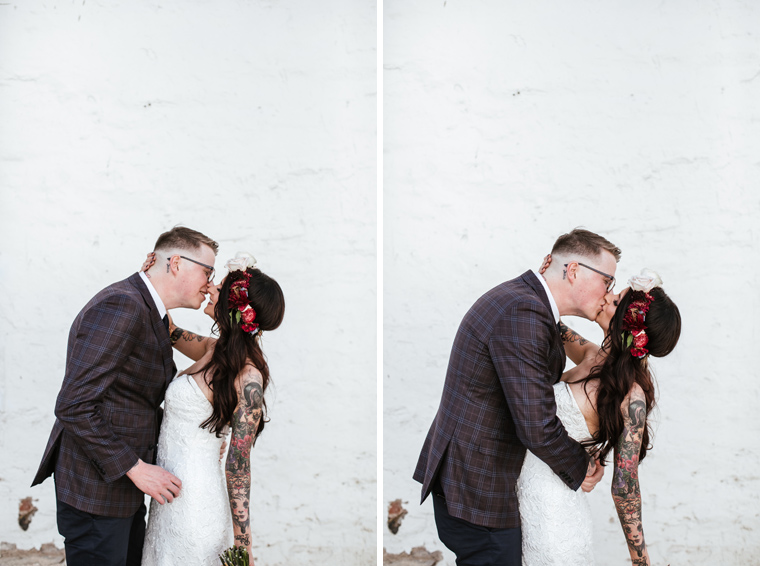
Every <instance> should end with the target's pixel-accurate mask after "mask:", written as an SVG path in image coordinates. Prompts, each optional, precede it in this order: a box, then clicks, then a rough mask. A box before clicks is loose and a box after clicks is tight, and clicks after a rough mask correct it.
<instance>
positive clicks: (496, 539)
mask: <svg viewBox="0 0 760 566" xmlns="http://www.w3.org/2000/svg"><path fill="white" fill-rule="evenodd" d="M551 254H552V264H554V265H562V266H563V268H562V269H552V270H548V271H547V272H546V279H544V277H543V276H541V275H539V274H537V273H536V272H533V271H526V272H525V273H523V274H522V275H521V276H520V277H518V278H516V279H512V280H511V281H507V282H505V283H502V284H501V285H499V286H498V287H495V288H494V289H491V290H490V291H488V292H487V293H486V294H485V295H483V296H482V297H481V298H480V299H478V300H477V301H476V303H475V304H474V305H473V306H472V308H470V310H469V311H468V312H467V314H466V315H465V317H464V319H463V320H462V322H461V324H460V326H459V330H458V331H457V334H456V338H455V339H454V346H453V348H452V351H451V357H450V359H449V367H448V371H447V373H446V382H445V384H444V387H443V396H442V398H441V403H440V406H439V408H438V414H437V415H436V417H435V420H434V421H433V424H432V425H431V427H430V431H429V432H428V435H427V438H426V439H425V443H424V445H423V447H422V453H421V454H420V458H419V461H418V462H417V469H416V470H415V472H414V479H415V480H417V481H419V482H420V483H422V501H423V502H424V501H425V499H426V498H427V496H428V495H429V494H430V493H431V492H432V493H433V508H434V512H435V521H436V526H437V528H438V536H439V537H440V538H441V541H442V542H443V543H444V544H445V545H446V546H447V547H448V548H449V549H450V550H452V551H453V552H454V553H455V554H456V555H457V565H459V566H476V565H477V566H480V565H483V566H485V565H499V566H520V565H521V555H522V549H521V544H522V543H521V531H520V514H519V510H518V505H517V494H516V493H515V485H516V482H517V477H518V476H519V474H520V468H521V467H522V462H523V458H524V456H525V449H526V448H527V449H529V450H530V451H531V452H533V453H534V454H535V455H536V456H538V457H539V458H541V459H542V460H543V461H544V462H546V464H547V465H549V467H550V468H551V469H552V470H553V471H554V472H555V473H556V474H557V476H558V477H559V478H560V479H561V480H562V481H563V482H564V483H565V484H567V485H568V486H569V487H570V488H571V489H573V490H577V489H578V488H579V487H583V489H584V491H591V489H593V487H594V486H595V485H596V483H598V482H599V480H600V479H601V477H602V473H603V472H602V468H601V466H596V468H598V469H596V470H595V465H594V462H593V461H591V462H589V457H588V455H587V454H586V452H585V450H584V449H583V447H582V446H581V445H580V444H579V443H578V442H576V441H575V440H573V439H571V438H570V437H569V436H568V434H567V432H566V431H565V429H564V427H563V426H562V423H561V422H560V420H559V419H558V418H557V415H556V411H557V405H556V403H555V400H554V392H553V389H552V385H553V384H554V383H556V382H557V381H559V379H560V377H561V375H562V371H563V370H564V367H565V351H564V348H563V346H562V341H561V337H560V333H559V330H558V328H557V323H558V322H559V318H560V315H573V316H582V317H584V318H587V319H589V320H594V319H595V318H596V317H597V315H598V314H599V313H600V312H601V310H602V307H603V306H604V304H605V297H606V295H607V293H608V292H609V291H611V290H612V286H613V285H614V281H615V278H614V275H615V271H616V268H617V262H618V261H619V260H620V250H619V249H618V248H617V247H616V246H614V245H613V244H612V243H610V242H609V241H607V240H606V239H605V238H603V237H602V236H599V235H598V234H594V233H593V232H589V231H588V230H582V229H575V230H573V231H572V232H570V233H569V234H565V235H563V236H560V237H559V238H558V239H557V241H556V243H555V244H554V247H553V248H552V251H551ZM587 474H588V475H587Z"/></svg>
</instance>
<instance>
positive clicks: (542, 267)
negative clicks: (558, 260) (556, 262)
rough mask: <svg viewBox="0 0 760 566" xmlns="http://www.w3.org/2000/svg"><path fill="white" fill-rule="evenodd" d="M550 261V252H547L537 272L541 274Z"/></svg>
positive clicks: (547, 267)
mask: <svg viewBox="0 0 760 566" xmlns="http://www.w3.org/2000/svg"><path fill="white" fill-rule="evenodd" d="M551 263H552V254H547V256H546V257H545V258H544V263H542V264H541V267H539V268H538V272H539V273H540V274H541V275H543V274H544V272H545V271H546V270H547V269H549V266H550V265H551Z"/></svg>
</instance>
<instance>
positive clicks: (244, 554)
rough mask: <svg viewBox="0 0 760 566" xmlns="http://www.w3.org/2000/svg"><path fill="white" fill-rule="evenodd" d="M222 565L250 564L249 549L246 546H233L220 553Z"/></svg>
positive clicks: (243, 565) (237, 565)
mask: <svg viewBox="0 0 760 566" xmlns="http://www.w3.org/2000/svg"><path fill="white" fill-rule="evenodd" d="M219 560H221V561H222V566H248V550H246V548H245V547H244V546H233V547H232V548H228V549H227V550H225V551H224V552H223V553H222V554H220V555H219Z"/></svg>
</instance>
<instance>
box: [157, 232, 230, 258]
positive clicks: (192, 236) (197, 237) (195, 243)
mask: <svg viewBox="0 0 760 566" xmlns="http://www.w3.org/2000/svg"><path fill="white" fill-rule="evenodd" d="M204 244H205V245H207V246H208V247H210V248H211V249H212V250H214V255H216V254H217V253H218V252H219V244H217V243H216V242H215V241H214V240H212V239H211V238H209V237H208V236H206V235H204V234H201V233H200V232H198V231H197V230H193V229H192V228H186V227H184V226H175V227H174V228H172V229H171V230H169V231H168V232H164V233H163V234H161V235H160V236H159V237H158V240H156V245H155V246H153V251H158V250H165V251H169V250H176V249H180V250H197V249H199V248H200V247H201V246H202V245H204Z"/></svg>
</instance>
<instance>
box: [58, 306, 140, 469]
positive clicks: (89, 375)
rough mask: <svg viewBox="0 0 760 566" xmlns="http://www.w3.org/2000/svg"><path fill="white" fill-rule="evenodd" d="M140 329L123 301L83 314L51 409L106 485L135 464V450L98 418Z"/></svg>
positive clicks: (135, 311) (132, 308) (103, 418)
mask: <svg viewBox="0 0 760 566" xmlns="http://www.w3.org/2000/svg"><path fill="white" fill-rule="evenodd" d="M142 328H143V325H142V321H141V312H140V309H139V305H138V304H137V303H136V302H135V300H134V299H133V298H132V297H129V296H127V295H111V296H109V297H106V298H105V299H104V300H103V301H101V302H99V303H96V304H95V305H92V306H91V307H90V308H89V309H88V310H87V311H85V312H84V313H83V315H82V318H81V319H80V320H79V326H78V328H77V333H76V337H75V339H74V341H73V348H72V349H71V350H70V353H69V357H68V359H67V363H66V375H65V377H64V379H63V386H62V387H61V392H60V393H59V394H58V400H57V401H56V405H55V415H56V417H58V420H59V421H60V422H61V424H62V426H63V428H64V430H65V431H66V432H67V433H69V434H70V435H71V437H72V438H73V439H74V441H75V442H76V443H77V445H78V446H79V447H80V448H81V449H82V450H83V451H84V453H85V454H86V455H87V456H88V457H89V458H90V461H91V462H92V464H93V465H94V466H95V468H96V469H97V470H98V472H100V474H101V475H102V476H103V479H104V480H105V481H106V482H113V481H115V480H117V479H119V478H120V477H122V476H123V475H124V474H125V473H126V472H128V471H129V470H130V469H131V468H132V466H134V465H135V464H136V463H137V460H138V457H137V455H136V454H135V452H134V450H132V448H130V447H129V446H128V445H127V444H126V443H125V442H124V440H122V439H121V438H120V437H119V436H118V435H117V434H115V433H114V431H113V430H112V428H111V423H110V420H109V418H108V415H104V414H103V412H102V401H103V398H104V397H105V395H106V393H107V392H108V389H109V388H110V387H111V386H112V385H113V384H114V382H115V380H116V378H117V376H118V370H119V368H120V367H121V366H122V365H123V364H124V362H125V361H126V359H127V358H128V357H129V355H130V354H131V352H132V351H133V350H134V348H135V347H136V346H137V344H138V343H139V341H140V337H141V334H142V332H143V330H142Z"/></svg>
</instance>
